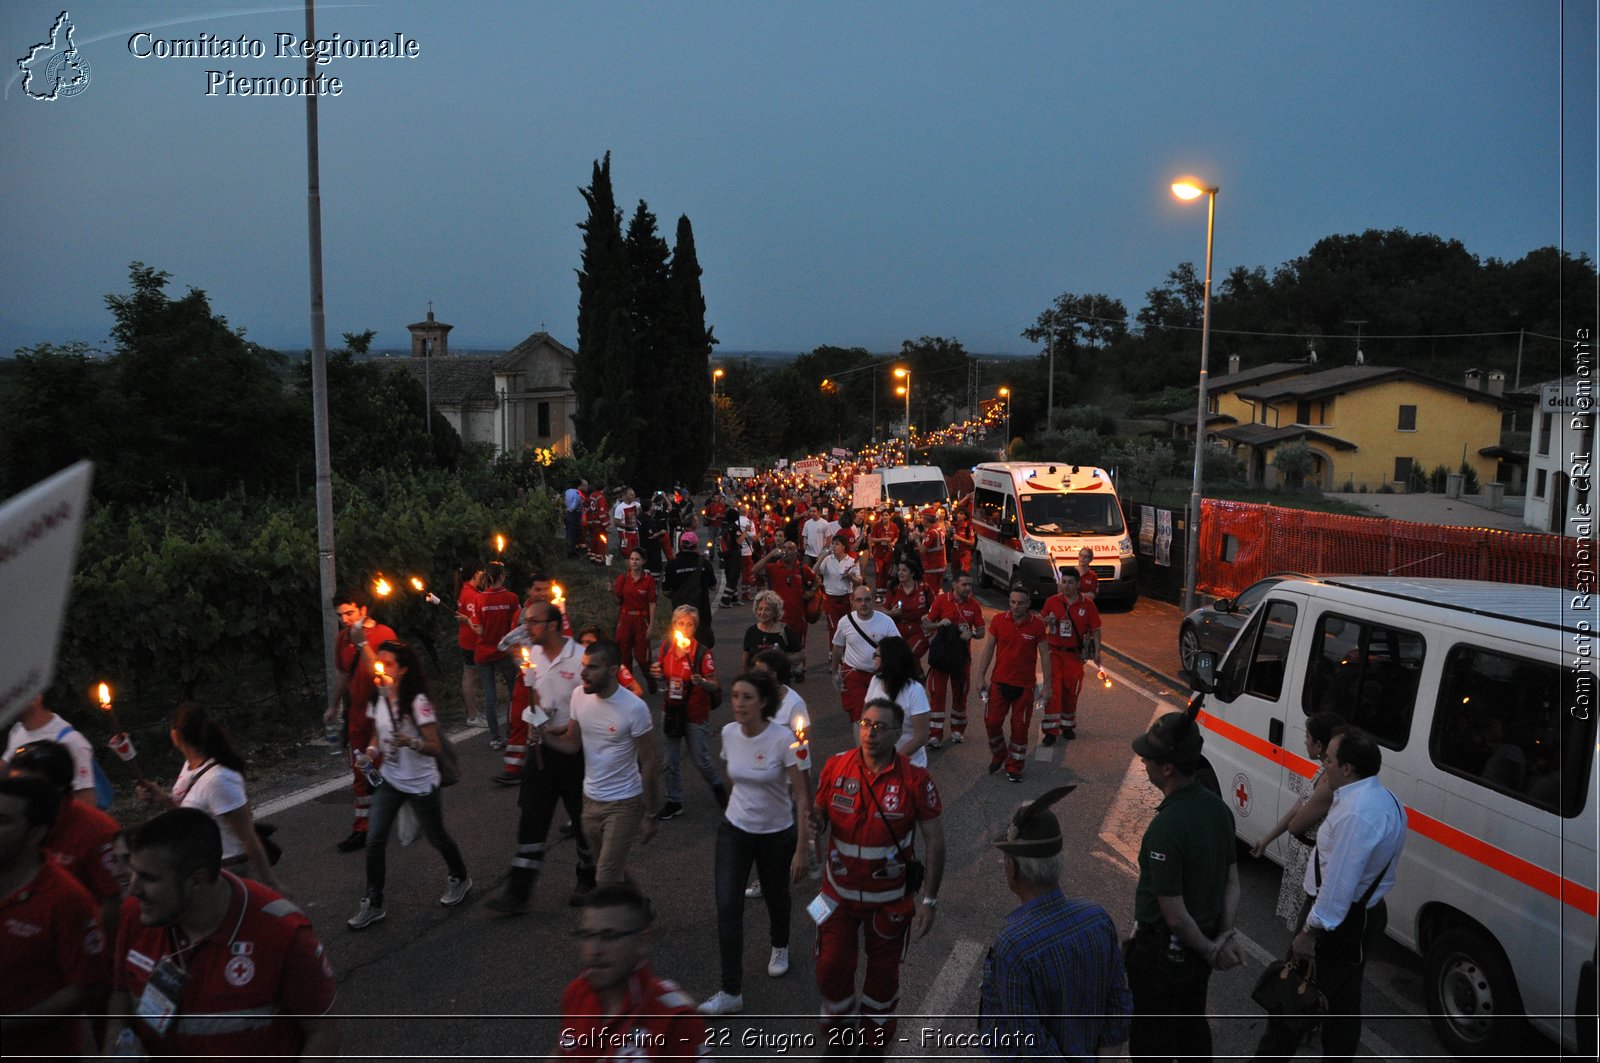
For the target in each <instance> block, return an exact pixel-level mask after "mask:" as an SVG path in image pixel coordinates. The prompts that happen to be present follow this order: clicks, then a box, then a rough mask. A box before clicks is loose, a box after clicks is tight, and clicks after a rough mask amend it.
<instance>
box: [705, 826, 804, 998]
mask: <svg viewBox="0 0 1600 1063" xmlns="http://www.w3.org/2000/svg"><path fill="white" fill-rule="evenodd" d="M797 837H798V834H797V832H796V830H795V828H794V827H792V826H791V827H789V828H788V829H787V830H781V831H777V832H776V833H773V834H751V833H750V832H749V831H744V830H740V829H739V828H738V827H735V826H734V825H733V824H732V823H729V822H728V821H727V819H726V818H724V819H723V820H722V822H721V823H718V824H717V850H716V852H717V856H716V890H717V942H718V944H719V945H720V946H721V954H722V988H723V989H724V990H725V991H726V992H729V993H732V994H734V995H735V996H737V995H739V993H740V991H741V988H742V986H743V984H744V887H745V883H747V882H749V881H750V866H751V865H752V864H754V865H755V869H756V877H757V880H758V881H759V882H760V883H761V899H762V900H764V901H765V902H766V904H767V931H768V937H769V939H770V940H771V942H772V947H773V948H775V949H786V948H788V947H789V917H790V913H791V911H792V905H791V902H790V897H789V861H791V860H793V859H794V847H795V840H796V838H797Z"/></svg>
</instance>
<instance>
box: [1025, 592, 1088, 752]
mask: <svg viewBox="0 0 1600 1063" xmlns="http://www.w3.org/2000/svg"><path fill="white" fill-rule="evenodd" d="M1060 587H1061V590H1060V591H1059V592H1058V593H1056V594H1052V595H1051V596H1050V597H1049V598H1047V599H1045V603H1044V608H1043V609H1041V610H1040V611H1039V617H1040V619H1042V620H1043V621H1044V630H1045V642H1046V643H1047V644H1048V645H1049V646H1050V677H1051V679H1052V680H1053V682H1052V683H1051V684H1050V686H1049V688H1048V689H1049V691H1050V703H1049V706H1048V707H1047V708H1046V709H1045V714H1044V723H1043V724H1042V726H1041V728H1040V730H1042V731H1043V732H1044V744H1045V745H1047V746H1050V745H1055V741H1056V738H1057V736H1060V737H1062V738H1065V739H1066V740H1068V741H1071V740H1072V739H1074V738H1077V737H1078V731H1077V728H1078V692H1079V690H1081V689H1082V688H1083V662H1084V661H1091V660H1092V661H1094V662H1095V663H1096V664H1098V663H1099V661H1100V610H1098V609H1096V608H1095V607H1094V602H1092V601H1090V600H1089V599H1088V598H1085V597H1084V596H1083V595H1081V594H1079V593H1078V571H1077V569H1071V568H1069V569H1065V570H1063V571H1062V573H1061V577H1060Z"/></svg>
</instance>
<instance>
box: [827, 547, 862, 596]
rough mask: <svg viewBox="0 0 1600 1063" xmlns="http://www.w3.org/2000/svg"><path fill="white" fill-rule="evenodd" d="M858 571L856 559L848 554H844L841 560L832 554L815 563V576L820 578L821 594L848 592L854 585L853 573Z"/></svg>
mask: <svg viewBox="0 0 1600 1063" xmlns="http://www.w3.org/2000/svg"><path fill="white" fill-rule="evenodd" d="M859 571H860V566H859V565H857V564H856V559H855V558H853V557H851V556H850V555H849V554H845V555H844V560H843V561H841V560H839V559H838V558H837V557H835V556H834V555H833V554H831V553H830V554H829V555H828V556H827V557H825V558H823V559H822V560H821V561H818V562H817V564H816V573H817V577H818V578H819V579H821V580H822V593H823V594H849V593H850V588H851V587H853V586H855V578H854V574H855V573H857V572H859Z"/></svg>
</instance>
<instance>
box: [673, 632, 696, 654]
mask: <svg viewBox="0 0 1600 1063" xmlns="http://www.w3.org/2000/svg"><path fill="white" fill-rule="evenodd" d="M672 641H673V642H675V643H677V644H678V649H679V650H682V651H684V652H688V649H689V644H690V643H691V642H693V641H694V640H693V639H691V638H689V636H688V635H685V634H684V633H683V632H681V631H678V630H676V629H674V630H673V632H672Z"/></svg>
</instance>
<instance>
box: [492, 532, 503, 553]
mask: <svg viewBox="0 0 1600 1063" xmlns="http://www.w3.org/2000/svg"><path fill="white" fill-rule="evenodd" d="M494 552H495V553H497V554H503V553H505V552H506V537H505V536H504V535H501V534H500V533H499V532H496V533H495V536H494Z"/></svg>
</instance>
